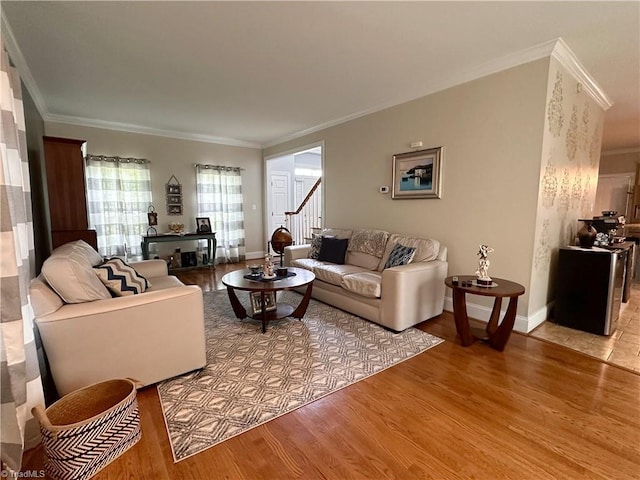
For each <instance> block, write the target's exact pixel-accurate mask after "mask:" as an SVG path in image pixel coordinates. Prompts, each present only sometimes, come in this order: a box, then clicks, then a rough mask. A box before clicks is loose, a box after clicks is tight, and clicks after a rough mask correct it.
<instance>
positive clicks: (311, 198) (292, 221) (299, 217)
mask: <svg viewBox="0 0 640 480" xmlns="http://www.w3.org/2000/svg"><path fill="white" fill-rule="evenodd" d="M321 182H322V177H320V178H318V180H317V181H316V183H315V184H314V185H313V187H311V190H309V193H308V194H307V196H306V197H305V198H304V200H303V201H302V203H300V206H299V207H298V208H297V209H296V210H295V211H293V212H284V214H285V218H286V222H287V228H288V229H289V232H291V237H292V238H293V243H294V244H295V245H301V244H306V243H310V242H311V234H312V233H313V231H314V230H316V229H320V228H322V202H321V197H322V195H321V191H320V183H321Z"/></svg>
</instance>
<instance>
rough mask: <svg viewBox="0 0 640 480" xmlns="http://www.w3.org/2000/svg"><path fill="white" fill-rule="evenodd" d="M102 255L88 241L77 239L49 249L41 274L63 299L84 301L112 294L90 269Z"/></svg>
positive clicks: (66, 300)
mask: <svg viewBox="0 0 640 480" xmlns="http://www.w3.org/2000/svg"><path fill="white" fill-rule="evenodd" d="M100 263H102V257H101V256H100V254H99V253H98V252H96V251H95V250H94V249H93V248H92V247H91V246H90V245H89V244H88V243H86V242H84V241H82V240H77V241H75V242H69V243H65V244H64V245H61V246H60V247H58V248H56V249H55V250H54V251H53V252H51V256H50V257H49V258H47V259H46V260H45V261H44V263H43V264H42V276H43V277H44V279H45V280H46V281H47V283H48V284H49V286H50V287H51V288H52V289H53V290H54V291H55V292H56V293H57V294H58V295H59V296H60V298H62V300H63V301H64V302H66V303H84V302H93V301H94V300H103V299H106V298H111V294H110V293H109V290H107V287H105V286H104V285H103V283H102V282H101V281H100V279H99V278H98V277H97V276H96V274H95V273H94V271H93V268H92V267H93V266H94V265H99V264H100Z"/></svg>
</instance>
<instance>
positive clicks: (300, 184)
mask: <svg viewBox="0 0 640 480" xmlns="http://www.w3.org/2000/svg"><path fill="white" fill-rule="evenodd" d="M323 150H324V142H319V143H316V144H312V145H307V146H305V147H301V148H299V149H295V150H291V151H288V152H284V153H281V154H278V155H273V156H270V157H267V158H265V212H264V215H265V225H266V232H265V234H266V242H268V241H269V240H270V239H271V234H272V233H273V232H274V231H275V230H276V229H277V228H279V227H281V226H284V227H286V228H287V229H289V230H290V231H291V234H292V236H293V237H294V242H295V243H297V244H300V243H306V240H305V238H304V237H305V236H306V235H305V234H304V233H302V231H299V230H300V228H299V225H298V224H299V223H300V219H301V218H302V217H303V216H304V220H305V222H306V221H312V222H313V223H314V224H317V225H320V224H321V222H322V206H323V205H324V196H323V193H322V191H323V189H321V188H318V187H316V190H315V191H314V192H313V194H312V196H311V197H313V204H312V208H309V209H307V208H306V207H305V211H304V212H301V213H300V214H298V215H296V216H288V215H285V212H295V211H296V210H298V208H299V207H300V206H301V204H302V202H303V201H304V200H305V199H306V197H307V195H309V193H310V192H311V190H312V189H313V188H314V186H315V184H316V182H317V181H318V179H321V178H322V171H323V165H324V154H323ZM309 203H311V202H309ZM310 217H313V218H310ZM290 218H293V219H294V220H291V221H290ZM292 223H293V224H292Z"/></svg>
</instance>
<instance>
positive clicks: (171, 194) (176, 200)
mask: <svg viewBox="0 0 640 480" xmlns="http://www.w3.org/2000/svg"><path fill="white" fill-rule="evenodd" d="M165 189H166V195H167V215H182V185H180V182H178V179H177V178H176V177H175V176H174V175H171V178H169V181H168V182H167V184H166V185H165Z"/></svg>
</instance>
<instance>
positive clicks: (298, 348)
mask: <svg viewBox="0 0 640 480" xmlns="http://www.w3.org/2000/svg"><path fill="white" fill-rule="evenodd" d="M239 298H240V300H241V301H242V302H243V304H244V305H245V306H248V305H249V302H248V296H246V297H240V295H239ZM301 299H302V296H301V295H299V294H297V293H295V292H281V293H279V295H278V301H279V302H281V301H284V302H288V303H290V304H291V305H297V304H298V303H300V300H301ZM204 301H205V308H204V311H205V328H206V335H207V363H208V364H207V366H206V367H205V368H204V369H202V370H200V371H198V372H193V373H189V374H186V375H182V376H180V377H176V378H173V379H170V380H167V381H164V382H162V383H160V384H158V392H159V394H160V402H161V404H162V410H163V412H164V416H165V422H166V425H167V430H168V432H169V439H170V441H171V448H172V450H173V456H174V459H175V461H180V460H184V459H185V458H187V457H189V456H191V455H195V454H196V453H199V452H201V451H202V450H205V449H207V448H210V447H212V446H214V445H216V444H218V443H220V442H223V441H225V440H227V439H229V438H231V437H233V436H235V435H239V434H241V433H243V432H246V431H247V430H249V429H251V428H254V427H257V426H259V425H261V424H263V423H265V422H268V421H269V420H273V419H274V418H276V417H279V416H280V415H283V414H285V413H288V412H290V411H292V410H295V409H296V408H299V407H301V406H303V405H306V404H308V403H310V402H313V401H314V400H317V399H319V398H322V397H324V396H325V395H328V394H330V393H332V392H335V391H337V390H339V389H341V388H344V387H347V386H349V385H351V384H353V383H355V382H357V381H359V380H362V379H364V378H367V377H369V376H371V375H373V374H375V373H378V372H380V371H382V370H384V369H386V368H389V367H391V366H393V365H395V364H397V363H399V362H402V361H404V360H407V359H409V358H411V357H413V356H415V355H418V354H419V353H422V352H424V351H425V350H427V349H429V348H431V347H433V346H435V345H438V344H439V343H441V342H443V340H442V339H440V338H438V337H434V336H433V335H429V334H428V333H425V332H422V331H421V330H418V329H415V328H409V329H407V330H405V331H404V332H401V333H392V332H390V331H388V330H385V329H384V328H382V327H380V326H378V325H376V324H374V323H371V322H368V321H365V320H362V319H361V318H359V317H355V316H353V315H350V314H348V313H346V312H343V311H341V310H338V309H335V308H333V307H330V306H328V305H325V304H323V303H320V302H317V301H315V300H311V302H310V304H309V308H308V309H307V313H306V315H305V317H304V319H302V321H300V320H297V319H293V318H286V319H282V320H278V321H275V322H270V323H269V324H268V326H267V332H266V333H264V334H263V333H260V323H259V322H258V321H256V320H252V319H244V320H238V319H237V318H236V317H235V316H234V314H233V310H232V309H231V306H230V304H229V299H228V297H227V293H226V291H222V292H210V293H205V294H204Z"/></svg>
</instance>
